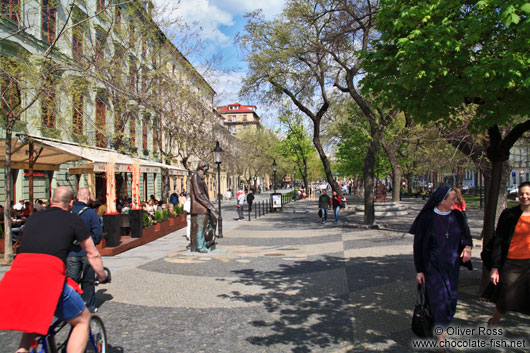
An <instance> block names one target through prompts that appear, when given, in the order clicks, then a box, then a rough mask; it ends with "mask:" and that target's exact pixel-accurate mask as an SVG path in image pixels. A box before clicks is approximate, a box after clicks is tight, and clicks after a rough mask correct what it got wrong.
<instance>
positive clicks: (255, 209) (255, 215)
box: [254, 207, 258, 219]
mask: <svg viewBox="0 0 530 353" xmlns="http://www.w3.org/2000/svg"><path fill="white" fill-rule="evenodd" d="M256 218H258V209H257V208H256V207H254V219H256Z"/></svg>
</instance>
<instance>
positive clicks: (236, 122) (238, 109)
mask: <svg viewBox="0 0 530 353" xmlns="http://www.w3.org/2000/svg"><path fill="white" fill-rule="evenodd" d="M216 110H217V113H218V114H219V115H220V116H221V118H222V120H223V123H224V125H225V126H226V128H227V129H228V131H230V133H231V134H233V135H236V136H237V135H238V134H239V133H241V132H242V131H245V130H249V129H258V128H260V127H261V123H260V117H259V115H258V113H256V110H257V107H256V106H255V105H243V104H240V103H232V104H228V105H223V106H219V107H217V108H216Z"/></svg>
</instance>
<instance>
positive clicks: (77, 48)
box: [72, 25, 83, 62]
mask: <svg viewBox="0 0 530 353" xmlns="http://www.w3.org/2000/svg"><path fill="white" fill-rule="evenodd" d="M82 27H83V26H82V25H76V26H74V28H72V57H73V58H74V60H75V61H77V62H80V61H81V60H82V59H83V28H82Z"/></svg>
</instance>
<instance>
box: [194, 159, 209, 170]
mask: <svg viewBox="0 0 530 353" xmlns="http://www.w3.org/2000/svg"><path fill="white" fill-rule="evenodd" d="M208 169H210V166H209V165H208V163H206V162H205V161H200V162H199V165H197V170H202V171H203V172H207V171H208Z"/></svg>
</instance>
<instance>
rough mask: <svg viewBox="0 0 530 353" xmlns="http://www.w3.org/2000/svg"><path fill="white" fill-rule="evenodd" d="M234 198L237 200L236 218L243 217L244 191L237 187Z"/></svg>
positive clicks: (240, 218)
mask: <svg viewBox="0 0 530 353" xmlns="http://www.w3.org/2000/svg"><path fill="white" fill-rule="evenodd" d="M236 200H237V205H236V207H237V214H238V217H239V218H237V220H238V221H239V220H242V219H245V216H243V204H244V203H245V192H244V191H243V190H242V189H239V190H238V191H237V195H236Z"/></svg>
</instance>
